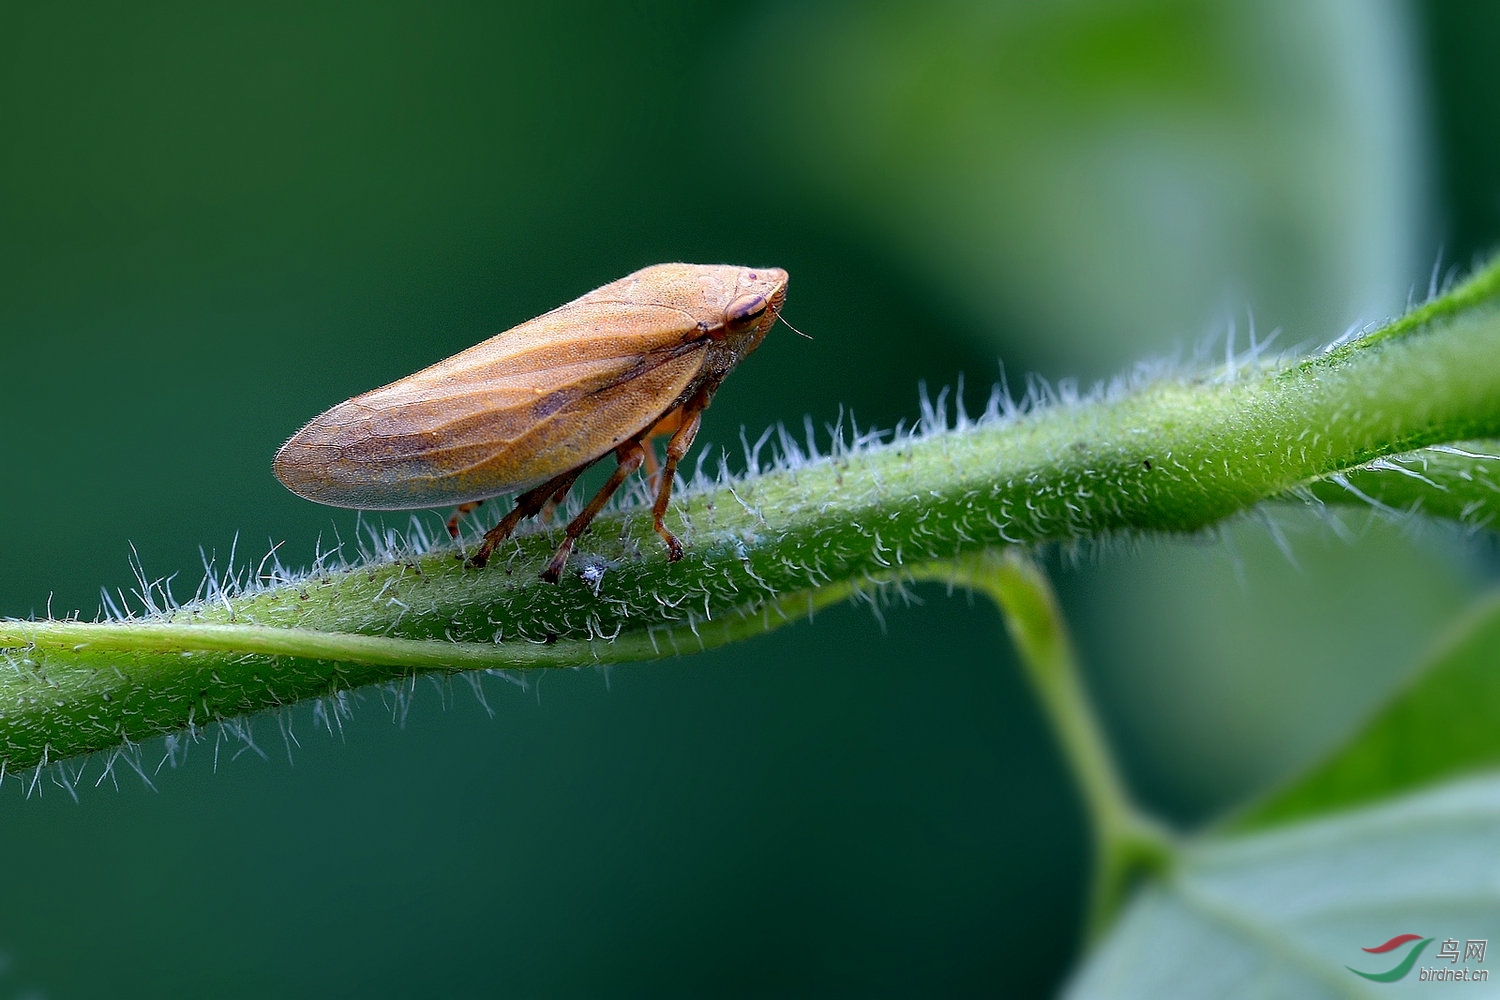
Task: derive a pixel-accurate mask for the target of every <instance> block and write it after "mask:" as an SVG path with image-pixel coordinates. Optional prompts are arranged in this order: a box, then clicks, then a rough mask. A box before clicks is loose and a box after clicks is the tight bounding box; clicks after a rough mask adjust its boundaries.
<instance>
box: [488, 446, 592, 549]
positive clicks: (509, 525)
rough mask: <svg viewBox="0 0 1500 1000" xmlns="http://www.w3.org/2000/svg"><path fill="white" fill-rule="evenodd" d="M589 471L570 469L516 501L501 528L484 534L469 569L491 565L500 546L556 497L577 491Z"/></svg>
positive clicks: (528, 491)
mask: <svg viewBox="0 0 1500 1000" xmlns="http://www.w3.org/2000/svg"><path fill="white" fill-rule="evenodd" d="M586 468H588V466H587V465H580V466H579V467H578V468H576V469H569V470H568V471H567V472H564V473H562V474H561V475H558V476H553V477H552V478H551V479H549V480H547V481H546V482H545V483H543V484H542V485H540V486H538V487H536V488H535V489H531V490H527V491H526V492H525V493H522V494H521V495H520V496H518V497H516V505H515V506H514V507H512V508H511V509H510V513H509V514H506V515H505V516H504V517H502V518H501V519H500V523H499V524H497V525H495V526H494V527H493V528H491V529H490V530H489V531H487V532H485V533H484V541H482V542H480V543H479V548H478V549H476V550H475V551H474V554H473V555H472V556H470V557H469V560H468V562H467V563H466V565H468V566H469V567H470V568H471V569H483V568H484V564H485V563H487V562H489V561H490V553H492V552H494V551H495V546H496V545H499V544H500V543H501V542H503V541H505V540H506V539H507V538H509V537H510V536H511V535H512V534H513V533H514V532H515V530H516V526H517V525H518V524H520V523H521V522H522V521H524V520H526V519H527V518H528V517H531V516H532V515H534V514H535V513H536V512H537V511H539V510H541V509H542V507H543V506H544V505H545V504H546V503H547V501H548V500H550V499H551V498H552V497H554V496H558V497H564V496H567V494H568V490H570V489H572V488H573V483H574V482H575V481H576V480H577V479H578V477H579V476H580V475H582V474H583V470H584V469H586Z"/></svg>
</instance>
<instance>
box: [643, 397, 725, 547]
mask: <svg viewBox="0 0 1500 1000" xmlns="http://www.w3.org/2000/svg"><path fill="white" fill-rule="evenodd" d="M711 398H712V397H711V396H710V395H709V393H708V392H707V391H705V390H702V389H700V390H699V391H698V393H697V394H696V395H694V396H693V398H692V399H690V400H688V401H687V402H686V403H683V404H682V423H681V424H680V425H679V426H678V428H677V431H676V433H674V434H673V435H672V440H671V441H668V442H667V461H666V464H665V465H663V466H662V470H661V482H660V483H658V484H657V488H656V503H654V504H652V506H651V526H652V527H653V528H655V529H656V533H657V534H658V535H660V536H661V540H662V541H664V542H666V543H667V559H668V561H670V562H676V561H677V560H679V559H681V558H682V543H681V542H679V541H678V540H677V536H676V535H674V534H672V533H671V532H670V531H668V530H667V525H666V522H665V520H663V519H664V518H665V517H666V516H667V503H668V502H669V501H670V500H671V499H672V480H673V479H675V478H676V477H677V463H678V462H680V461H682V456H684V455H686V454H687V450H688V449H689V448H691V447H692V446H693V438H694V437H696V436H697V435H698V425H699V424H700V423H702V422H703V411H704V410H705V409H707V408H708V402H709V400H710V399H711Z"/></svg>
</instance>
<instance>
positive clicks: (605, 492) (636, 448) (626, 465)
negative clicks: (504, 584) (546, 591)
mask: <svg viewBox="0 0 1500 1000" xmlns="http://www.w3.org/2000/svg"><path fill="white" fill-rule="evenodd" d="M644 437H645V434H644V433H642V434H638V435H636V436H635V437H633V438H631V439H630V440H629V441H626V442H625V443H624V444H622V445H620V446H619V447H618V448H616V449H615V460H616V461H617V462H618V463H619V464H618V465H616V466H615V471H614V472H612V473H610V476H609V479H608V480H606V481H605V483H604V485H603V486H601V487H599V492H598V493H595V494H594V498H593V499H592V500H590V501H589V502H588V506H586V507H584V508H583V510H581V511H579V513H578V516H577V517H575V518H573V520H571V521H569V522H568V527H567V528H566V529H565V530H564V533H563V541H562V544H561V545H559V546H558V547H557V551H556V552H554V553H553V554H552V559H551V561H549V562H548V563H547V568H546V569H544V570H542V579H543V580H546V581H547V582H548V583H556V582H557V581H558V578H559V577H561V576H562V571H563V567H564V566H566V565H567V563H568V555H569V553H571V552H572V551H573V543H574V542H575V541H577V540H578V536H579V535H581V534H583V532H584V530H585V529H587V528H588V526H589V522H591V521H593V519H594V518H596V517H598V516H599V512H600V511H601V510H603V509H604V505H605V504H607V503H609V498H610V497H612V496H614V494H615V491H616V490H618V489H619V488H620V485H621V484H622V483H624V482H625V480H626V478H628V477H629V476H630V474H631V473H632V472H634V471H635V470H636V469H639V468H640V467H641V463H642V462H643V461H645V459H646V452H645V449H644V448H642V447H641V440H642V439H643V438H644Z"/></svg>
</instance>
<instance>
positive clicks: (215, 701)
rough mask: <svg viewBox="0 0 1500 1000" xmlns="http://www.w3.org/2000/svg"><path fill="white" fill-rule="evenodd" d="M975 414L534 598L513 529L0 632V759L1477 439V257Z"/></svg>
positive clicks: (704, 496) (695, 515)
mask: <svg viewBox="0 0 1500 1000" xmlns="http://www.w3.org/2000/svg"><path fill="white" fill-rule="evenodd" d="M995 409H996V412H993V413H992V414H991V415H989V416H988V417H986V418H984V419H981V420H979V421H967V420H961V421H959V422H958V423H957V424H956V425H953V426H949V424H948V422H947V421H946V420H939V419H937V418H929V419H927V420H925V421H924V425H925V426H924V427H923V429H922V432H921V433H919V434H916V435H905V436H902V437H900V438H898V439H896V440H894V441H888V442H886V443H883V444H872V443H870V442H863V443H859V444H857V445H849V444H845V445H842V446H839V447H836V448H835V449H834V451H833V454H831V455H827V456H823V457H821V458H817V459H813V460H809V459H806V458H803V457H801V456H800V455H793V456H791V458H792V459H795V460H788V461H784V462H782V463H780V464H779V465H778V466H777V467H776V468H774V469H773V470H771V471H768V472H758V473H755V474H752V475H750V476H748V477H746V478H744V479H740V480H736V481H722V482H719V483H717V484H712V485H700V486H698V487H696V488H694V489H692V490H690V491H686V492H685V493H684V495H683V496H682V498H681V500H680V502H676V503H674V506H673V510H672V512H671V515H670V517H669V520H671V521H672V522H673V523H672V527H673V530H674V531H675V532H676V533H677V534H678V535H679V536H680V537H681V538H683V540H684V541H685V542H686V543H687V554H686V557H685V558H684V559H683V560H682V561H681V562H678V563H667V562H666V561H665V559H664V558H663V557H662V554H661V551H660V548H659V545H658V544H657V542H656V540H655V538H654V536H653V535H652V532H651V527H650V518H649V517H647V516H644V515H643V513H642V511H641V510H639V509H636V508H632V509H628V510H625V511H622V512H617V513H614V514H611V515H608V516H604V517H601V518H600V519H599V520H598V521H597V522H596V523H595V528H594V530H593V533H592V535H590V536H586V537H585V538H584V539H582V540H581V542H580V545H579V549H578V554H577V555H575V557H574V560H573V562H572V563H571V564H570V571H569V572H568V573H565V574H564V578H563V580H562V582H561V584H559V585H556V586H553V585H548V584H544V583H540V582H539V581H537V579H536V573H537V571H538V570H539V568H540V567H541V566H542V565H544V564H545V562H546V556H547V553H548V552H549V551H550V549H551V547H552V542H551V540H550V539H549V538H547V537H546V535H547V533H546V532H533V533H531V534H528V535H526V536H524V537H521V538H518V539H516V540H515V542H514V543H510V544H508V545H507V546H505V547H502V548H501V549H500V550H498V551H497V552H496V553H495V556H494V558H492V559H491V561H490V565H489V568H488V569H486V570H484V571H472V570H466V569H464V567H463V566H462V564H461V562H460V561H459V560H457V559H455V558H454V555H453V553H452V551H451V550H446V549H439V550H434V551H431V552H427V553H425V554H412V553H404V554H399V555H392V556H391V557H389V558H378V559H375V560H372V561H369V562H366V563H362V564H359V565H355V566H347V567H342V568H339V569H337V570H324V571H319V572H316V573H314V574H312V575H308V576H293V575H291V574H287V573H285V572H283V571H280V570H276V571H273V572H272V573H270V574H269V575H268V577H267V578H265V579H259V578H257V579H251V580H246V579H243V578H239V579H238V584H237V585H223V581H219V582H216V583H215V585H214V588H211V589H212V590H213V592H212V593H210V595H209V597H208V598H207V599H205V600H201V601H197V602H194V603H191V604H188V605H185V606H181V607H177V608H172V609H169V610H166V611H163V612H160V613H157V614H153V615H150V616H148V617H147V618H145V619H139V620H132V621H126V622H118V623H108V624H103V625H99V624H85V623H81V622H74V621H62V622H21V621H14V622H0V657H3V659H4V663H0V764H3V765H4V766H5V767H6V768H10V769H14V768H17V767H23V766H30V765H34V764H36V763H38V762H40V761H44V760H56V759H59V758H62V757H68V756H72V755H75V754H79V753H86V752H88V751H91V750H98V749H104V748H108V747H112V746H117V745H119V744H120V743H122V742H125V741H130V740H139V739H143V738H145V737H147V736H150V735H153V734H156V733H161V732H165V731H170V730H174V729H180V728H184V727H187V726H190V725H199V724H203V723H206V722H209V721H212V720H215V719H219V718H223V717H226V716H228V715H234V714H241V713H245V712H252V711H257V710H260V709H266V708H273V707H275V706H278V705H282V704H286V703H288V702H292V701H296V700H299V699H302V698H307V697H313V696H317V695H321V694H327V693H329V692H333V691H339V690H343V689H346V688H348V687H351V686H355V685H360V684H367V683H371V682H374V681H379V680H389V679H394V678H399V677H402V676H404V675H405V674H407V673H410V672H412V671H415V670H460V669H471V668H474V667H477V666H495V667H532V666H537V667H540V666H563V665H586V664H590V663H600V662H617V661H619V660H622V659H637V658H645V657H650V656H654V655H670V654H672V653H675V652H685V651H689V650H694V649H698V648H701V647H702V646H705V645H713V644H717V643H720V642H727V641H732V640H734V639H737V638H740V637H743V636H746V635H750V634H754V633H756V632H763V631H767V630H769V629H771V628H774V627H776V626H777V625H778V624H779V623H780V622H781V621H783V620H785V619H786V618H788V617H792V616H798V615H801V614H802V613H804V612H805V611H806V610H808V609H811V608H814V607H816V606H818V605H820V604H823V603H827V602H828V601H829V600H836V599H839V598H841V597H843V596H846V595H847V594H848V593H849V592H850V591H851V590H852V589H853V588H855V587H858V586H861V585H864V584H866V583H869V584H871V585H878V584H879V582H880V581H882V580H887V579H889V578H890V577H892V576H894V575H900V574H901V572H902V570H903V568H904V567H911V566H914V565H919V564H923V563H928V562H933V561H943V560H953V559H961V558H964V557H966V556H971V555H974V554H977V553H980V552H983V551H985V550H987V549H991V548H995V547H1002V546H1007V545H1035V544H1040V543H1048V542H1063V543H1067V542H1073V541H1090V540H1095V539H1100V538H1106V537H1108V536H1110V535H1112V534H1115V533H1121V532H1152V531H1157V532H1188V531H1196V530H1200V529H1202V528H1204V527H1205V526H1208V525H1211V524H1213V523H1215V522H1217V521H1219V520H1222V519H1223V518H1225V517H1228V516H1231V515H1233V514H1235V513H1238V512H1240V511H1243V510H1245V509H1247V508H1248V507H1250V506H1252V505H1254V504H1257V503H1259V502H1261V501H1263V500H1266V499H1267V498H1271V497H1276V496H1279V495H1282V494H1284V493H1286V492H1287V491H1289V490H1295V489H1299V488H1302V487H1307V486H1309V485H1310V484H1313V483H1316V482H1318V481H1319V480H1322V479H1324V478H1326V477H1328V476H1330V475H1332V474H1337V473H1341V472H1344V471H1346V470H1350V469H1354V468H1357V467H1359V466H1361V465H1364V464H1365V463H1368V462H1370V461H1371V460H1373V459H1378V458H1381V457H1382V456H1388V455H1393V454H1398V453H1401V452H1407V451H1411V450H1413V449H1417V448H1421V447H1424V446H1428V445H1435V444H1442V443H1446V442H1453V441H1460V440H1466V439H1475V438H1488V437H1500V266H1491V267H1490V268H1488V269H1486V270H1485V271H1483V272H1481V273H1479V274H1478V275H1476V276H1475V277H1474V278H1473V279H1471V280H1470V281H1469V282H1468V283H1466V284H1465V285H1463V286H1460V287H1459V288H1456V289H1454V290H1453V291H1451V292H1449V293H1448V294H1446V295H1445V296H1443V297H1442V298H1440V299H1438V300H1435V301H1434V302H1431V303H1428V304H1426V305H1424V306H1423V307H1422V308H1421V309H1419V310H1417V311H1416V312H1414V313H1413V314H1411V315H1409V316H1407V317H1405V318H1403V319H1401V320H1399V321H1397V322H1395V323H1392V324H1390V325H1389V326H1387V327H1385V328H1383V329H1381V330H1378V331H1375V332H1374V333H1372V334H1369V335H1368V336H1366V337H1364V338H1362V339H1359V340H1356V341H1354V342H1352V343H1349V344H1345V345H1342V346H1340V347H1339V348H1338V349H1336V350H1333V351H1329V352H1325V353H1323V354H1320V355H1318V356H1316V357H1312V358H1309V359H1306V360H1304V361H1301V362H1299V363H1296V364H1293V365H1290V366H1286V367H1282V368H1277V369H1275V370H1268V369H1266V368H1264V367H1262V366H1258V365H1254V366H1246V367H1245V368H1244V369H1243V370H1240V371H1233V370H1221V371H1216V372H1212V373H1205V374H1202V375H1198V376H1184V377H1178V378H1165V377H1164V378H1161V379H1159V380H1157V381H1154V382H1150V383H1148V384H1144V385H1141V386H1138V387H1135V388H1132V389H1128V390H1126V389H1121V390H1119V391H1114V392H1110V393H1106V394H1103V395H1102V396H1100V397H1099V398H1097V399H1093V400H1090V401H1085V402H1058V403H1054V404H1052V405H1044V406H1040V407H1037V408H1035V409H1033V410H1031V411H1028V412H1021V413H1010V414H1007V413H1004V412H1001V411H1000V410H999V408H998V407H997V408H995ZM790 447H794V446H792V445H791V443H790V442H789V441H788V442H787V443H786V445H785V446H784V449H783V450H784V451H785V450H786V449H787V448H790ZM247 584H249V585H248V586H247ZM142 591H143V594H144V596H145V597H146V598H147V599H148V602H149V603H151V604H156V605H160V604H164V603H165V602H164V601H162V600H161V599H160V598H161V597H162V595H161V594H159V593H154V592H153V588H152V587H151V586H149V585H143V587H142Z"/></svg>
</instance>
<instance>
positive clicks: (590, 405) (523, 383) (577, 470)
mask: <svg viewBox="0 0 1500 1000" xmlns="http://www.w3.org/2000/svg"><path fill="white" fill-rule="evenodd" d="M786 286H787V273H786V272H785V271H783V270H781V269H780V268H775V267H768V268H749V267H734V266H729V265H705V264H657V265H654V266H652V267H648V268H644V269H642V270H640V271H637V272H635V273H634V274H631V275H627V276H626V277H624V278H621V279H620V280H619V281H613V282H610V283H609V284H607V285H604V286H603V287H601V288H596V289H594V290H593V291H592V292H589V293H588V294H587V295H584V296H583V297H581V298H578V299H574V300H573V301H572V302H569V303H568V304H567V305H562V306H558V307H557V308H556V309H554V310H552V311H551V312H549V313H546V314H544V315H542V316H538V317H537V318H536V319H533V320H529V321H528V322H525V323H522V324H521V325H520V326H517V327H513V328H511V329H510V330H507V331H506V332H504V333H501V334H498V335H496V336H494V337H491V338H490V339H489V340H486V341H484V342H483V343H480V344H476V345H474V346H473V347H471V348H469V349H468V350H466V351H460V352H459V353H458V354H455V355H454V356H453V357H451V358H449V359H447V360H446V361H439V362H438V363H437V364H435V365H433V366H432V367H430V368H426V369H423V370H422V371H419V372H417V373H416V374H415V375H408V376H407V377H406V378H403V379H400V380H398V381H395V382H392V383H391V384H390V385H387V386H385V387H384V388H381V389H374V390H371V391H370V392H366V393H364V394H362V395H359V396H355V397H354V398H353V399H349V400H346V401H344V402H342V403H340V404H338V405H337V406H335V407H334V408H333V409H331V410H329V411H328V412H326V413H324V414H322V415H321V416H318V417H314V418H313V420H312V421H311V422H310V423H308V424H307V426H305V427H303V428H302V429H301V430H300V431H298V432H297V433H296V434H295V435H293V436H292V438H291V440H289V441H288V442H287V443H286V444H284V445H282V446H281V449H280V450H279V451H278V452H277V453H276V458H275V460H274V461H273V463H272V469H273V471H274V472H275V473H276V478H278V479H280V480H281V482H282V483H283V484H284V485H285V486H286V488H287V489H289V490H291V491H292V492H293V493H295V494H297V495H298V496H301V497H306V498H307V499H309V500H315V501H317V502H318V503H325V504H330V505H332V506H335V507H357V508H361V509H364V510H408V509H412V508H418V507H439V506H447V505H450V504H452V505H456V506H457V507H458V511H457V512H456V513H455V514H454V516H453V519H452V520H450V521H449V531H450V532H451V533H453V534H454V535H455V536H456V535H457V530H458V529H457V523H458V518H459V517H460V516H461V515H462V514H463V513H465V512H467V511H468V510H470V509H472V508H473V507H475V506H478V504H479V503H481V502H482V501H484V500H486V499H488V498H490V497H494V496H499V495H501V494H508V493H519V496H518V497H517V498H516V501H515V506H514V507H513V508H512V509H511V510H510V512H509V513H507V514H506V515H505V516H504V517H503V518H501V520H500V522H499V523H498V524H496V525H495V526H494V527H493V528H491V529H490V530H489V531H488V532H486V534H485V536H484V540H483V541H482V542H481V543H480V545H479V547H478V549H476V550H475V552H474V553H473V555H471V556H470V557H469V560H468V563H469V565H470V566H473V567H482V566H484V564H485V563H486V562H487V561H488V560H489V557H490V554H491V553H492V552H494V550H495V546H496V545H498V544H499V543H500V542H502V541H504V540H505V539H507V538H509V537H510V535H511V533H512V532H514V531H515V530H516V526H517V525H519V524H520V523H521V521H523V520H525V519H526V518H528V517H531V516H533V515H535V514H536V513H538V512H539V511H541V510H542V509H543V507H545V506H547V504H548V502H549V501H551V502H552V503H554V504H556V503H561V502H562V501H563V500H564V499H565V498H566V496H567V494H568V491H569V490H570V489H572V487H573V483H574V482H575V481H576V480H577V479H578V477H579V476H580V475H581V474H582V473H583V471H584V470H585V469H587V468H588V467H589V466H591V465H593V464H594V463H595V462H597V461H599V460H600V459H602V458H604V457H605V456H607V455H610V454H613V455H614V456H615V461H616V465H615V469H614V471H613V472H612V473H611V475H610V477H609V479H608V480H607V481H606V482H605V484H604V485H603V486H602V487H600V489H599V491H598V492H597V493H596V494H594V496H593V498H592V499H591V500H589V502H588V503H587V504H586V505H585V506H584V508H583V510H582V511H581V512H580V513H579V514H578V516H577V517H575V518H573V520H572V521H570V522H569V523H568V526H567V528H566V529H565V531H564V537H563V541H562V544H561V545H559V546H558V548H557V551H556V552H555V553H554V554H553V556H552V559H551V561H549V562H548V563H547V567H546V569H544V570H543V571H542V574H541V576H542V579H544V580H547V581H550V582H553V583H556V582H557V580H558V578H559V576H560V575H561V574H562V570H563V567H564V566H565V565H566V564H567V561H568V554H569V553H570V552H571V551H572V549H573V543H574V542H575V541H576V540H577V539H578V537H579V536H580V535H581V534H583V532H584V530H585V529H586V528H587V527H588V526H589V522H591V521H592V520H593V519H594V518H595V516H597V515H598V513H599V511H600V510H602V509H603V507H604V505H605V504H606V503H607V502H608V501H609V498H610V497H611V496H612V495H613V494H614V492H615V491H616V490H618V489H619V488H620V485H621V484H622V483H624V481H625V479H626V478H627V477H628V476H629V475H630V474H631V473H632V472H635V471H636V469H638V468H639V467H640V466H641V464H642V463H643V462H645V461H646V456H647V448H648V447H649V444H648V439H649V438H650V437H652V436H653V435H655V434H668V433H669V434H670V435H671V438H670V440H669V441H668V444H667V451H666V461H665V463H664V465H663V466H662V468H661V470H660V480H659V482H658V485H657V488H656V502H655V503H654V504H653V505H652V508H651V516H652V525H653V527H654V528H655V529H656V533H657V534H658V535H660V536H661V538H662V541H663V542H664V543H665V544H666V547H667V558H668V559H669V560H671V561H676V560H678V559H680V558H682V543H681V542H679V541H678V540H677V538H676V536H674V535H673V534H672V532H671V531H669V530H668V529H667V526H666V524H665V523H664V521H663V518H664V517H665V516H666V513H667V504H668V502H669V501H670V499H671V496H672V480H673V477H674V474H675V472H676V470H677V464H678V462H680V461H681V460H682V457H683V456H684V455H685V454H686V453H687V450H688V448H689V447H690V446H691V445H692V443H693V437H694V436H695V435H696V434H697V433H698V425H699V422H700V419H701V417H702V414H703V410H704V409H705V408H706V407H707V406H708V404H709V402H710V401H711V400H712V399H713V395H714V392H715V391H716V390H717V389H718V388H719V383H721V382H723V381H724V378H725V376H727V375H728V374H729V373H730V372H731V371H732V370H733V369H734V366H735V365H737V364H739V362H740V360H741V359H742V358H744V357H745V355H747V354H749V353H750V352H751V351H753V350H755V348H756V347H758V346H760V342H761V341H762V340H763V339H765V336H766V332H767V331H768V330H770V328H771V326H772V325H773V324H774V323H775V322H776V317H777V314H778V313H780V311H781V306H782V303H783V302H784V301H785V299H786ZM653 459H654V456H653Z"/></svg>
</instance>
